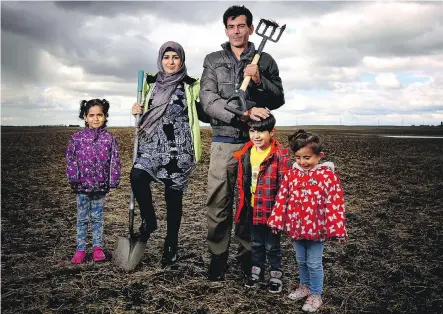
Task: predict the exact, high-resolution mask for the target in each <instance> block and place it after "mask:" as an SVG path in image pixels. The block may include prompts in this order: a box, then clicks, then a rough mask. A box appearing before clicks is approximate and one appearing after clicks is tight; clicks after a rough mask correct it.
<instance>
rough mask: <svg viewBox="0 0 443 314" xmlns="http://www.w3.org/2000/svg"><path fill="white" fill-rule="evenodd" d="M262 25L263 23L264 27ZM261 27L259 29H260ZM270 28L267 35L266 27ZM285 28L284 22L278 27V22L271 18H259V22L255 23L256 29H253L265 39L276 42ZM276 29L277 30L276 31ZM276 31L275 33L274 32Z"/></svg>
mask: <svg viewBox="0 0 443 314" xmlns="http://www.w3.org/2000/svg"><path fill="white" fill-rule="evenodd" d="M262 25H264V28H263V27H261V26H262ZM260 28H261V29H260ZM269 28H270V29H271V33H270V34H269V35H267V34H266V32H268V29H269ZM285 28H286V24H285V25H283V26H282V27H279V25H278V23H277V22H275V21H272V20H267V19H260V22H259V23H258V25H257V29H256V30H255V33H256V34H257V35H259V36H261V37H265V38H266V39H269V40H270V41H273V42H275V43H276V42H277V41H278V40H279V39H280V37H281V34H283V31H284V30H285ZM277 30H279V31H278V32H277ZM276 32H277V34H276ZM274 34H276V36H274Z"/></svg>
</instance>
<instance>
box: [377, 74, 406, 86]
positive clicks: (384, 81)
mask: <svg viewBox="0 0 443 314" xmlns="http://www.w3.org/2000/svg"><path fill="white" fill-rule="evenodd" d="M375 82H376V83H377V85H378V86H380V87H382V88H383V87H385V88H399V87H400V82H399V81H398V79H397V76H396V75H395V74H394V73H381V74H379V75H377V77H376V78H375Z"/></svg>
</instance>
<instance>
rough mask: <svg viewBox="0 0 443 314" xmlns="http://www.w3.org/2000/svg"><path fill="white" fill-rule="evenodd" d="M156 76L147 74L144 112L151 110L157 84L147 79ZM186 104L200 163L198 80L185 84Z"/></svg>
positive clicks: (143, 97)
mask: <svg viewBox="0 0 443 314" xmlns="http://www.w3.org/2000/svg"><path fill="white" fill-rule="evenodd" d="M154 75H155V74H152V73H146V74H145V80H144V81H145V82H144V84H143V93H142V104H143V105H144V109H143V112H146V111H147V110H148V109H149V108H148V106H149V98H150V97H151V93H152V90H153V87H154V85H155V83H148V82H147V80H146V77H148V76H154ZM185 92H186V103H187V105H188V116H189V127H190V129H191V137H192V142H193V146H194V154H195V160H196V161H197V162H198V161H199V160H200V157H201V153H202V148H201V137H200V123H199V122H198V115H197V107H196V102H198V101H199V100H200V97H199V94H200V82H199V80H198V79H197V80H196V81H195V82H194V83H192V84H191V85H189V84H186V83H185Z"/></svg>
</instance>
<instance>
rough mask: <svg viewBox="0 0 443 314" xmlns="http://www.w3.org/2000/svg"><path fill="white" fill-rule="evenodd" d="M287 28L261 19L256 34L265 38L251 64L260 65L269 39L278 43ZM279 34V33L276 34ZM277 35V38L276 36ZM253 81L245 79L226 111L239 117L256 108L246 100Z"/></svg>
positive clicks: (248, 77) (229, 100) (247, 77)
mask: <svg viewBox="0 0 443 314" xmlns="http://www.w3.org/2000/svg"><path fill="white" fill-rule="evenodd" d="M262 25H264V28H262V30H260V28H261V26H262ZM285 28H286V24H285V25H283V26H282V27H279V26H278V24H277V23H276V22H274V21H271V20H266V19H261V20H260V22H259V23H258V26H257V29H256V30H255V33H256V34H257V35H258V36H260V37H263V39H262V41H261V43H260V46H258V50H257V52H256V54H255V55H254V58H253V59H252V62H251V64H258V60H260V55H261V53H262V52H263V48H264V47H265V44H266V41H267V40H268V39H269V40H270V41H273V42H275V43H276V42H277V41H278V40H279V39H280V37H281V35H282V34H283V31H284V30H285ZM268 29H270V31H271V33H270V34H269V35H266V32H267V31H268ZM276 32H277V33H276ZM274 34H276V36H274ZM250 81H251V76H250V75H248V76H245V78H244V79H243V82H242V84H241V86H240V89H239V90H236V91H235V93H234V94H233V95H232V96H231V97H230V98H229V99H228V101H227V103H226V105H225V109H226V110H228V111H230V112H232V113H233V114H235V115H237V116H240V117H241V116H242V115H243V113H244V112H245V111H248V110H249V109H251V108H252V107H254V106H255V103H254V102H253V101H250V100H246V96H247V95H246V89H247V88H248V85H249V82H250ZM234 101H237V103H238V104H239V106H234V105H233V102H234Z"/></svg>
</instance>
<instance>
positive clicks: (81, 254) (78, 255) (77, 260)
mask: <svg viewBox="0 0 443 314" xmlns="http://www.w3.org/2000/svg"><path fill="white" fill-rule="evenodd" d="M85 257H86V253H85V251H81V250H77V251H76V252H75V254H74V257H73V258H72V259H71V262H72V264H82V263H83V262H84V261H85Z"/></svg>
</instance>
